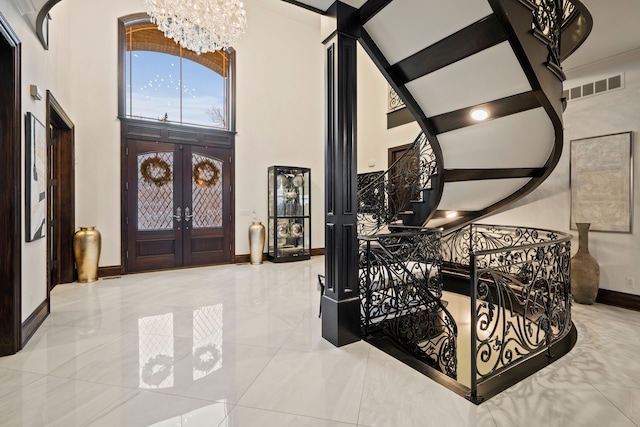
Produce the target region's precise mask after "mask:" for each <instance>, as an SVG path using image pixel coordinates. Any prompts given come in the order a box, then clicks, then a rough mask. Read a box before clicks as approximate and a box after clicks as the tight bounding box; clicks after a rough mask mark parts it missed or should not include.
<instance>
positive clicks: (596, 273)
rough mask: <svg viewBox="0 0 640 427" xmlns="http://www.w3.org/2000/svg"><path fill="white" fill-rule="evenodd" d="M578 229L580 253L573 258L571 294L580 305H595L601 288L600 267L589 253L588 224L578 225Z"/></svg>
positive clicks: (580, 223)
mask: <svg viewBox="0 0 640 427" xmlns="http://www.w3.org/2000/svg"><path fill="white" fill-rule="evenodd" d="M576 226H577V227H578V252H577V253H576V254H575V255H574V256H573V257H572V258H571V294H573V300H574V301H575V302H577V303H580V304H593V303H594V302H595V301H596V297H597V296H598V288H599V286H600V266H599V265H598V261H596V259H595V258H594V257H592V256H591V254H590V253H589V227H590V226H591V224H590V223H588V222H579V223H576Z"/></svg>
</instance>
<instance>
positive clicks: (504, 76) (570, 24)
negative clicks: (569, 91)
mask: <svg viewBox="0 0 640 427" xmlns="http://www.w3.org/2000/svg"><path fill="white" fill-rule="evenodd" d="M286 1H288V2H289V3H294V4H297V5H300V6H303V7H305V8H308V9H313V10H316V11H318V12H319V13H325V11H326V10H327V9H328V8H329V6H330V5H331V4H332V3H333V1H330V0H302V1H293V0H286ZM344 3H346V4H349V5H350V6H353V7H354V8H356V9H359V19H360V25H361V37H360V40H359V41H360V43H361V45H362V46H363V47H364V49H365V50H366V51H367V53H368V54H369V55H370V57H371V58H372V59H373V61H374V63H375V64H376V65H377V67H378V68H379V70H380V71H381V72H382V73H383V75H384V76H385V78H386V79H387V80H388V81H389V83H390V84H391V86H392V87H393V89H394V90H395V91H396V92H397V93H398V94H399V96H400V97H401V98H402V100H403V101H404V103H405V105H406V106H407V108H408V109H409V110H410V111H411V113H412V114H413V116H414V118H415V119H416V120H417V122H418V123H419V124H420V127H421V128H422V130H423V132H424V135H425V136H426V139H427V140H428V143H429V145H430V147H431V150H432V151H433V155H434V156H435V159H436V171H435V173H434V174H432V175H431V179H430V180H429V183H430V187H429V188H428V190H427V193H426V194H422V195H421V197H420V198H419V200H414V201H413V202H414V203H412V204H411V206H409V207H406V209H404V212H403V213H402V214H401V215H399V219H401V220H402V222H403V223H404V224H405V225H416V226H420V225H423V226H428V227H441V228H442V229H444V230H453V229H457V228H459V227H461V226H463V225H465V224H468V223H470V222H472V221H474V220H476V219H478V218H481V217H483V216H486V215H489V214H491V213H494V212H496V211H498V210H499V209H501V208H503V207H505V206H507V205H509V204H511V203H513V202H514V201H516V200H517V199H519V198H521V197H523V196H525V195H526V194H528V193H529V192H531V191H532V190H533V189H535V188H536V187H537V186H538V185H540V184H541V183H542V182H543V181H544V180H545V179H546V178H547V176H549V174H550V173H551V172H552V171H553V169H554V167H555V166H556V164H557V163H558V160H559V158H560V155H561V153H562V146H563V127H562V112H563V109H564V107H565V105H566V104H565V103H566V100H564V99H563V98H562V81H563V80H564V74H563V73H562V68H561V60H562V59H564V58H566V57H567V56H568V55H569V54H570V53H572V52H573V51H574V50H575V49H576V48H577V47H579V46H580V44H582V42H583V41H584V40H585V39H586V37H587V35H588V33H589V31H590V29H591V17H590V15H589V13H588V11H587V10H586V8H585V7H584V6H583V5H582V4H581V3H580V2H579V1H577V0H572V1H571V2H568V1H562V0H535V1H533V0H486V1H485V0H448V1H437V0H368V1H367V0H345V1H344ZM475 112H481V113H482V114H484V115H485V116H486V118H484V119H482V120H480V119H474V118H472V113H475ZM474 115H475V114H474Z"/></svg>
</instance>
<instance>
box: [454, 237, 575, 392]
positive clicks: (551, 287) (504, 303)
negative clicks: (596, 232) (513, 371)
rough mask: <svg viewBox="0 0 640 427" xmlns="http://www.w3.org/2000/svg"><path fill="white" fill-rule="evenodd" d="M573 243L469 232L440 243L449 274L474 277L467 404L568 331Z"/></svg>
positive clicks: (553, 238)
mask: <svg viewBox="0 0 640 427" xmlns="http://www.w3.org/2000/svg"><path fill="white" fill-rule="evenodd" d="M570 238H571V236H570V235H568V234H565V233H559V232H556V231H550V230H537V229H532V228H525V227H505V226H492V225H470V226H467V227H464V228H462V229H460V230H457V231H456V232H454V233H451V234H449V235H447V236H445V237H443V239H442V249H443V259H444V261H443V265H444V269H445V270H446V271H447V272H449V273H450V274H452V275H464V276H467V275H468V277H469V282H470V283H469V286H470V290H469V293H470V302H471V307H470V310H471V359H470V364H471V366H470V368H471V378H470V389H471V390H470V395H469V397H470V399H471V400H474V401H478V400H482V397H481V396H480V395H479V394H478V387H479V386H481V385H482V384H483V383H485V382H487V381H489V380H490V379H492V378H496V377H497V376H498V375H500V374H501V373H503V372H504V371H505V370H507V369H509V368H511V367H513V366H515V365H516V364H518V363H519V362H522V361H524V360H526V359H529V358H531V357H533V356H536V355H539V354H541V353H544V352H547V355H548V356H551V346H552V345H553V344H554V343H556V342H558V341H559V340H561V339H562V338H564V337H565V336H566V335H567V334H568V333H569V331H570V330H571V288H570V260H571V242H570Z"/></svg>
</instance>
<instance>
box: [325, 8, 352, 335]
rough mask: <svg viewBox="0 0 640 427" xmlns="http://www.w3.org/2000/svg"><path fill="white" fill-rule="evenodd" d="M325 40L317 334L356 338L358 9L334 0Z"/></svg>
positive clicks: (326, 24) (327, 21) (326, 27)
mask: <svg viewBox="0 0 640 427" xmlns="http://www.w3.org/2000/svg"><path fill="white" fill-rule="evenodd" d="M323 31H325V34H327V37H326V38H325V40H324V45H325V104H326V113H325V275H326V281H325V283H326V289H325V294H324V296H323V297H322V336H323V338H325V339H326V340H328V341H329V342H331V343H332V344H333V345H335V346H338V347H339V346H342V345H346V344H350V343H352V342H355V341H359V340H360V295H359V290H358V233H357V212H358V197H357V195H358V194H357V178H358V173H357V151H356V141H357V127H356V121H357V98H356V96H357V92H356V83H357V76H356V71H357V67H356V55H357V51H356V48H357V40H358V37H359V31H360V22H359V12H358V10H357V9H355V8H353V7H351V6H349V5H346V4H344V3H341V2H339V1H337V2H335V3H334V4H333V5H332V6H331V7H330V8H329V10H328V11H327V16H326V17H323Z"/></svg>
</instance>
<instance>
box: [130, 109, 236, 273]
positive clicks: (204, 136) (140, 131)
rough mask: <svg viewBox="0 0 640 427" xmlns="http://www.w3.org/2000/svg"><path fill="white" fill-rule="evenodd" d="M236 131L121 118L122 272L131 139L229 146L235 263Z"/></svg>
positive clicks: (231, 262)
mask: <svg viewBox="0 0 640 427" xmlns="http://www.w3.org/2000/svg"><path fill="white" fill-rule="evenodd" d="M235 135H236V133H235V132H232V131H225V130H220V129H214V128H204V127H197V126H181V125H176V124H171V123H162V122H150V121H148V120H138V119H129V118H125V117H120V152H121V155H120V171H121V174H120V177H121V187H120V188H121V191H120V195H121V197H120V212H121V223H120V232H121V237H120V241H121V245H120V249H121V252H120V274H127V273H128V270H127V250H128V248H129V239H130V238H129V233H128V230H127V227H128V225H127V221H128V218H129V217H130V216H132V214H133V213H130V212H129V203H128V197H129V194H128V193H129V185H128V173H129V170H128V159H127V157H128V154H129V148H128V141H129V140H133V141H151V142H166V143H173V144H176V145H178V144H184V145H198V146H209V147H218V148H227V149H229V152H230V159H229V167H230V170H229V175H230V195H231V196H230V206H229V214H230V217H231V218H230V219H231V222H230V224H229V228H230V236H229V237H230V240H231V248H230V260H229V263H230V264H233V263H235V256H236V255H235V253H236V245H235Z"/></svg>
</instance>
